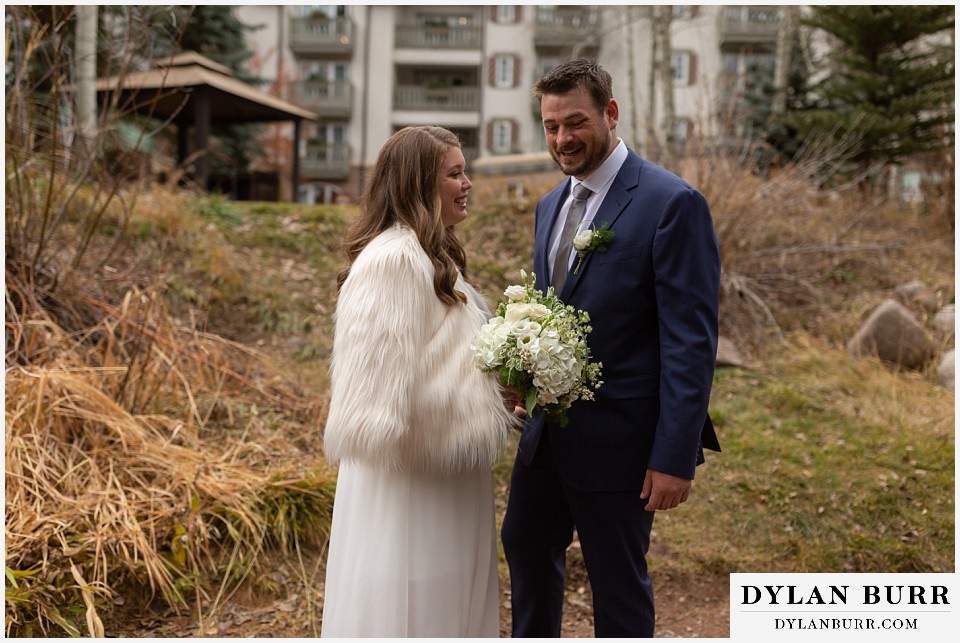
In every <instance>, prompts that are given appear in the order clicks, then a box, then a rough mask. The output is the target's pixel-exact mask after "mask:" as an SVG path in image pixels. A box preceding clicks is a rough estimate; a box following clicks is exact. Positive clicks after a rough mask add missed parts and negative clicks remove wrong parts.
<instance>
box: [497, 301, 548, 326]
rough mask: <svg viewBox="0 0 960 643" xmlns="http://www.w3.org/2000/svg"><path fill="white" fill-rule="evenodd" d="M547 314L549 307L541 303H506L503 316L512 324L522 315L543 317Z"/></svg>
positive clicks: (522, 316) (531, 317) (534, 317)
mask: <svg viewBox="0 0 960 643" xmlns="http://www.w3.org/2000/svg"><path fill="white" fill-rule="evenodd" d="M549 314H550V309H549V308H547V307H546V306H544V305H543V304H507V311H506V313H505V314H504V317H505V318H506V320H507V321H508V322H510V323H511V324H512V323H515V322H518V321H520V320H521V319H523V318H524V317H529V318H530V319H543V318H544V317H546V316H547V315H549Z"/></svg>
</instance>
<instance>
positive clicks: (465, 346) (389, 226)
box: [321, 127, 515, 638]
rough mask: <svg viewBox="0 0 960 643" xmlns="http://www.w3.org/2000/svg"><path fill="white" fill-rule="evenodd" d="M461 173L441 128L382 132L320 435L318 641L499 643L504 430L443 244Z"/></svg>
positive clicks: (467, 291) (467, 298)
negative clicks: (498, 496) (323, 510)
mask: <svg viewBox="0 0 960 643" xmlns="http://www.w3.org/2000/svg"><path fill="white" fill-rule="evenodd" d="M464 166H465V162H464V158H463V153H462V151H461V149H460V143H459V140H458V139H457V137H456V136H455V135H454V134H453V133H451V132H450V131H448V130H445V129H443V128H439V127H408V128H405V129H403V130H401V131H399V132H397V133H396V134H394V135H393V136H392V137H391V138H390V139H389V140H388V141H387V142H386V143H385V144H384V146H383V149H382V150H381V152H380V155H379V157H378V158H377V162H376V165H375V167H374V170H373V174H372V176H371V177H370V180H369V184H368V186H367V189H366V191H365V194H364V198H363V203H362V205H361V208H360V215H359V218H358V220H357V221H356V222H355V223H354V225H353V226H352V228H351V229H350V231H349V232H348V234H347V240H346V250H347V259H348V264H349V265H348V267H347V269H346V270H344V272H343V273H341V275H340V277H339V279H338V287H339V298H338V302H337V311H336V329H335V332H334V347H333V358H332V368H331V378H332V386H331V400H330V412H329V416H328V418H327V424H326V429H325V432H324V449H325V452H326V456H327V459H328V461H330V462H331V463H334V464H336V463H339V467H340V469H339V476H338V479H337V494H336V499H335V502H334V509H333V523H332V528H331V535H330V549H329V555H328V558H327V568H326V570H327V571H326V588H325V600H324V606H323V625H322V630H321V636H324V637H368V636H369V637H372V636H377V637H471V638H473V637H497V636H498V635H499V614H498V612H499V610H498V602H499V591H498V584H497V548H496V531H495V526H494V506H493V483H492V479H491V474H490V467H491V464H492V462H493V460H494V458H495V457H496V455H497V454H498V452H499V450H500V448H501V447H502V445H503V441H504V439H505V436H506V432H507V430H508V428H509V427H510V426H513V425H514V423H515V420H514V417H513V416H512V415H511V414H510V413H509V412H508V411H507V409H506V405H505V401H504V397H503V395H502V393H501V390H500V388H499V386H498V384H497V382H496V380H495V379H494V376H492V375H488V374H483V373H481V372H480V371H479V370H478V369H477V368H476V366H475V365H474V361H473V355H472V353H471V352H470V350H469V344H470V341H471V339H472V338H473V336H474V334H475V333H476V330H477V329H478V328H479V327H480V326H481V325H482V324H483V323H484V322H485V321H486V319H487V317H488V314H489V313H488V309H487V306H486V304H485V303H484V301H483V299H482V298H481V297H480V295H478V294H477V292H476V291H475V290H474V288H473V287H472V285H471V282H470V281H468V278H467V277H466V255H465V253H464V251H463V248H462V246H461V245H460V243H459V242H458V241H457V238H456V236H455V235H454V233H453V226H455V225H456V224H457V223H459V222H461V221H463V220H464V219H465V218H466V216H467V193H468V191H469V190H470V188H471V183H470V181H469V179H467V176H466V173H465V168H464ZM511 408H512V405H511Z"/></svg>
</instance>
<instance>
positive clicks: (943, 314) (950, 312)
mask: <svg viewBox="0 0 960 643" xmlns="http://www.w3.org/2000/svg"><path fill="white" fill-rule="evenodd" d="M956 322H957V315H956V306H955V305H954V304H947V305H946V306H944V307H943V308H941V309H940V310H938V311H937V314H936V315H934V316H933V327H934V328H935V329H936V330H937V331H939V332H941V333H943V334H944V335H945V336H947V337H951V336H953V335H954V333H955V329H956Z"/></svg>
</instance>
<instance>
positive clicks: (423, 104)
mask: <svg viewBox="0 0 960 643" xmlns="http://www.w3.org/2000/svg"><path fill="white" fill-rule="evenodd" d="M393 108H394V109H406V110H415V111H449V112H473V111H476V110H478V109H480V91H479V90H478V89H477V88H476V87H436V88H435V87H429V86H426V85H398V86H397V87H396V88H395V89H394V92H393Z"/></svg>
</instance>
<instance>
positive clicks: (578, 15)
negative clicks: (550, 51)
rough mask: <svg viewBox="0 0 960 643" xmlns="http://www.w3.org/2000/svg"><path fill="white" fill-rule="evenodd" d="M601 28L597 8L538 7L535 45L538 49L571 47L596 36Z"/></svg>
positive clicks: (534, 36)
mask: <svg viewBox="0 0 960 643" xmlns="http://www.w3.org/2000/svg"><path fill="white" fill-rule="evenodd" d="M599 28H600V10H599V9H598V8H597V7H588V6H545V7H537V24H536V28H535V29H534V33H533V43H534V45H535V46H536V47H571V46H573V45H575V44H576V43H578V42H580V41H582V40H583V39H585V38H587V37H589V36H594V35H596V33H597V31H598V30H599Z"/></svg>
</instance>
